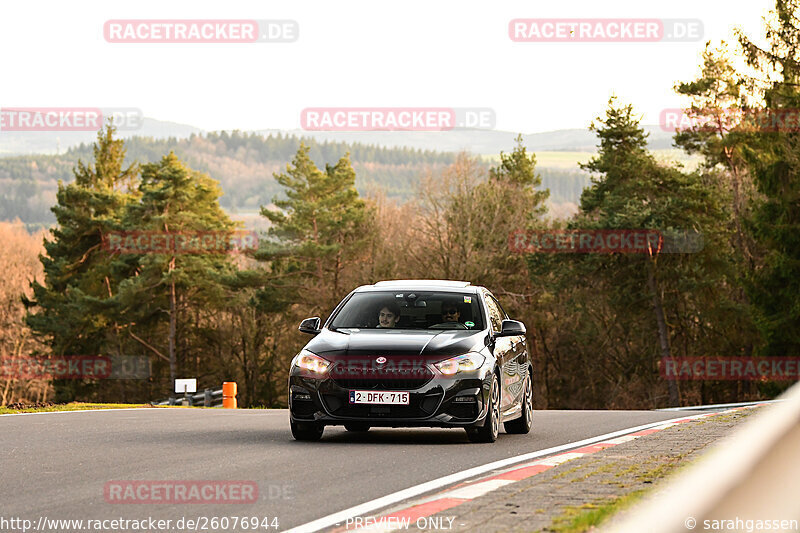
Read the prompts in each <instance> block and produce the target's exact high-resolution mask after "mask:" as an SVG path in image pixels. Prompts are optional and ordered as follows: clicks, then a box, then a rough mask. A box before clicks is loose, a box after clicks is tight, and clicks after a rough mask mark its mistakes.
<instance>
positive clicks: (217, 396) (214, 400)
mask: <svg viewBox="0 0 800 533" xmlns="http://www.w3.org/2000/svg"><path fill="white" fill-rule="evenodd" d="M184 401H186V402H187V403H186V405H202V406H203V407H218V406H220V405H222V389H219V390H212V389H206V390H204V391H203V392H200V393H197V394H186V395H184V396H177V397H170V398H169V399H167V400H160V401H158V402H150V405H182V403H183V402H184Z"/></svg>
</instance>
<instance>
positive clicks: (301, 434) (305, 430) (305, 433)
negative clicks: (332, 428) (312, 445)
mask: <svg viewBox="0 0 800 533" xmlns="http://www.w3.org/2000/svg"><path fill="white" fill-rule="evenodd" d="M289 425H290V426H291V427H292V436H293V437H294V438H295V440H302V441H317V440H319V439H321V438H322V432H323V431H325V426H324V425H322V424H317V423H316V422H295V421H294V420H291V421H290V422H289Z"/></svg>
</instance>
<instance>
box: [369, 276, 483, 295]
mask: <svg viewBox="0 0 800 533" xmlns="http://www.w3.org/2000/svg"><path fill="white" fill-rule="evenodd" d="M482 288H483V287H479V286H477V285H473V284H471V283H470V282H469V281H451V280H443V279H395V280H387V281H379V282H377V283H375V284H374V285H362V286H361V287H359V288H357V289H356V292H371V291H380V290H386V289H395V290H396V289H403V290H413V291H422V290H442V291H452V292H469V293H477V292H478V291H479V290H480V289H482Z"/></svg>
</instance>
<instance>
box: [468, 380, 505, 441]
mask: <svg viewBox="0 0 800 533" xmlns="http://www.w3.org/2000/svg"><path fill="white" fill-rule="evenodd" d="M499 433H500V382H499V381H497V374H492V388H491V391H490V393H489V408H488V409H487V411H486V420H485V421H484V423H483V426H482V427H473V428H467V438H468V439H469V440H470V442H494V441H496V440H497V435H498V434H499Z"/></svg>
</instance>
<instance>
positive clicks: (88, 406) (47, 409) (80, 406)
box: [0, 402, 166, 415]
mask: <svg viewBox="0 0 800 533" xmlns="http://www.w3.org/2000/svg"><path fill="white" fill-rule="evenodd" d="M133 407H154V406H152V405H149V404H142V403H83V402H72V403H67V404H53V405H45V406H35V407H16V406H13V407H0V415H11V414H17V413H51V412H56V411H91V410H93V409H130V408H133ZM165 407H166V406H165Z"/></svg>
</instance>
